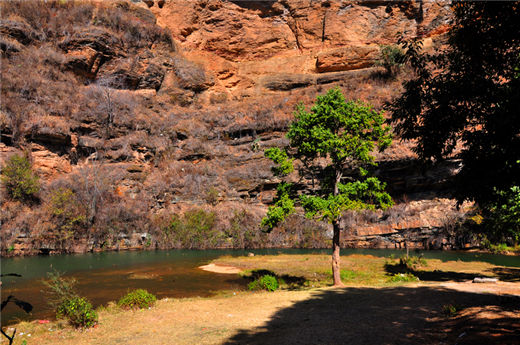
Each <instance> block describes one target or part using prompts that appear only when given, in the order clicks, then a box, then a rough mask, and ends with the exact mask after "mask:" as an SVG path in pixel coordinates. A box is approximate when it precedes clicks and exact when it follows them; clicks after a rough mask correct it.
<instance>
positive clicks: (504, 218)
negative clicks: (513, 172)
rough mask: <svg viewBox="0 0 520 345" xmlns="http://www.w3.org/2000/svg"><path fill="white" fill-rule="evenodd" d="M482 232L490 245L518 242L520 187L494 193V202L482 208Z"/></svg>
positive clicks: (519, 238) (519, 230)
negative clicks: (483, 216) (483, 217)
mask: <svg viewBox="0 0 520 345" xmlns="http://www.w3.org/2000/svg"><path fill="white" fill-rule="evenodd" d="M484 214H485V216H486V217H485V219H484V221H483V224H482V225H483V226H482V230H483V232H485V234H486V237H487V238H488V240H490V241H491V242H492V243H493V242H494V243H497V242H505V243H509V244H516V243H518V242H519V241H520V186H513V187H511V188H509V189H508V190H503V191H498V190H497V191H495V200H494V201H493V202H490V203H489V204H488V205H485V206H484Z"/></svg>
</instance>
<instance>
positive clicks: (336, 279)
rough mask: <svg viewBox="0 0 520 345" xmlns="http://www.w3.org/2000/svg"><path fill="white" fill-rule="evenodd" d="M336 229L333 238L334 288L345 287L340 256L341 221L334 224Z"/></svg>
mask: <svg viewBox="0 0 520 345" xmlns="http://www.w3.org/2000/svg"><path fill="white" fill-rule="evenodd" d="M332 226H333V228H334V235H333V237H332V277H333V280H334V286H343V283H342V282H341V274H340V259H341V258H340V256H339V249H340V245H339V238H340V237H339V236H340V229H341V228H340V224H339V220H336V221H334V222H333V223H332Z"/></svg>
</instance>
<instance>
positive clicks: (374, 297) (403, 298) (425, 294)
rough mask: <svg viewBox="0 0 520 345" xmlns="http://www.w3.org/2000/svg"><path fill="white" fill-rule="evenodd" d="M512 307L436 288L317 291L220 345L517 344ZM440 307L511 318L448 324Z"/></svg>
mask: <svg viewBox="0 0 520 345" xmlns="http://www.w3.org/2000/svg"><path fill="white" fill-rule="evenodd" d="M517 302H518V301H515V300H513V299H512V298H504V297H502V298H498V297H497V296H495V295H489V294H475V293H466V292H459V291H455V290H449V289H444V288H438V287H432V288H430V287H418V288H407V287H396V288H383V289H377V288H344V289H337V290H327V291H318V292H316V294H315V295H314V296H313V297H312V298H311V299H308V300H305V301H301V302H298V303H296V304H294V305H293V306H291V307H289V308H285V309H283V310H280V311H278V312H277V313H276V314H275V315H274V316H273V317H272V318H271V320H269V321H268V323H267V324H266V325H265V326H264V327H259V328H256V329H250V330H246V329H245V330H242V331H240V332H239V333H238V334H236V335H235V336H233V337H232V338H231V339H229V340H228V341H227V342H226V344H228V345H231V344H439V343H447V344H454V343H457V344H477V343H478V344H518V339H520V328H519V326H520V305H519V304H518V303H517ZM445 304H457V305H460V306H462V307H464V308H470V307H481V306H493V308H494V310H500V311H507V312H512V313H507V316H504V315H503V314H499V317H498V318H493V319H486V318H476V317H472V315H471V314H470V315H468V316H464V317H462V318H460V319H449V318H446V317H445V316H444V315H443V313H442V306H443V305H445ZM500 315H501V316H500ZM510 315H518V317H510ZM473 316H474V315H473ZM480 316H482V315H480ZM502 316H503V317H502ZM462 333H465V334H464V335H463V336H462V337H459V336H460V334H462Z"/></svg>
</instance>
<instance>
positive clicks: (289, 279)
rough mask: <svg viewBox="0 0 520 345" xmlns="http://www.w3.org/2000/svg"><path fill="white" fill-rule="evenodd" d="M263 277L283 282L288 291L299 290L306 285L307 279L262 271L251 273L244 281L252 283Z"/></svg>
mask: <svg viewBox="0 0 520 345" xmlns="http://www.w3.org/2000/svg"><path fill="white" fill-rule="evenodd" d="M265 275H271V276H273V277H276V279H278V281H280V280H283V281H284V282H285V284H286V285H287V289H288V290H298V289H301V288H302V287H304V286H305V284H306V283H307V279H305V278H304V277H297V276H291V275H288V274H283V275H278V274H276V273H274V272H273V271H270V270H263V269H260V270H253V271H251V275H250V276H247V277H246V279H248V280H249V281H253V280H255V279H258V278H260V277H262V276H265Z"/></svg>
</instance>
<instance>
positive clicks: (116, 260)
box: [1, 249, 520, 325]
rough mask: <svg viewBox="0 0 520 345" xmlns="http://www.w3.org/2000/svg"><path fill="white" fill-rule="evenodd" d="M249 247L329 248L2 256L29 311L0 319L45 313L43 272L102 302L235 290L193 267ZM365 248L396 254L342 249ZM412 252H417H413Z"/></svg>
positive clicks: (5, 289) (11, 311) (435, 255)
mask: <svg viewBox="0 0 520 345" xmlns="http://www.w3.org/2000/svg"><path fill="white" fill-rule="evenodd" d="M249 252H253V253H255V254H263V255H273V254H279V253H284V254H311V253H324V254H330V250H328V249H323V250H311V249H261V250H200V251H197V250H169V251H137V252H134V251H125V252H105V253H91V254H77V255H55V256H33V257H16V258H2V259H1V272H2V274H6V273H17V274H20V275H22V277H3V278H2V300H4V299H5V298H6V297H7V296H9V295H14V296H15V297H16V298H18V299H21V300H24V301H27V302H30V303H31V304H32V305H33V306H34V309H33V312H32V313H31V314H30V315H27V314H25V313H24V312H23V311H21V310H20V309H18V308H17V307H16V306H14V304H9V305H8V307H6V308H5V309H4V310H3V311H2V316H1V318H2V325H6V324H9V323H12V322H15V321H16V320H18V319H23V320H31V319H42V318H51V317H52V314H53V313H52V311H51V310H50V308H49V307H48V306H47V303H46V301H45V294H44V293H42V290H44V286H43V284H42V279H44V278H46V276H47V273H48V272H52V271H54V270H56V271H58V272H61V273H63V274H64V276H65V277H74V278H75V279H76V280H77V281H78V283H77V289H78V291H79V293H80V295H82V296H86V297H87V298H88V299H89V300H90V301H92V303H93V304H94V306H98V305H102V304H106V303H107V302H109V301H114V300H117V299H119V297H121V296H123V295H124V294H125V293H126V292H127V291H128V290H133V289H137V288H143V289H147V290H148V291H150V292H151V293H153V294H155V295H157V297H158V298H165V297H191V296H211V295H214V294H216V293H217V292H218V291H222V290H241V289H244V288H245V285H246V281H245V280H244V279H241V278H240V277H238V276H235V275H225V274H216V273H211V272H206V271H203V270H200V269H198V267H199V266H201V265H204V264H206V263H208V262H210V261H212V260H214V259H216V258H218V257H220V256H223V255H232V256H240V255H246V254H247V253H249ZM421 253H422V254H423V255H424V257H425V258H427V259H441V260H443V261H452V260H461V261H485V262H489V263H492V264H495V265H500V266H509V267H520V257H518V256H505V255H495V254H487V253H486V254H484V253H468V252H456V251H423V252H421ZM350 254H370V255H374V256H379V257H381V256H389V255H391V254H394V255H396V256H399V255H401V254H402V252H400V251H396V250H384V249H343V250H342V255H350ZM414 254H415V255H417V253H414Z"/></svg>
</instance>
